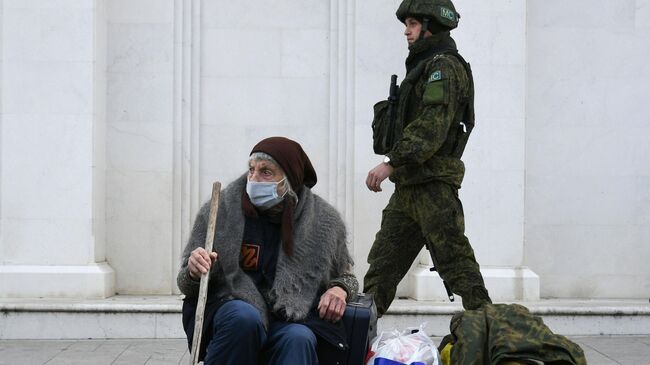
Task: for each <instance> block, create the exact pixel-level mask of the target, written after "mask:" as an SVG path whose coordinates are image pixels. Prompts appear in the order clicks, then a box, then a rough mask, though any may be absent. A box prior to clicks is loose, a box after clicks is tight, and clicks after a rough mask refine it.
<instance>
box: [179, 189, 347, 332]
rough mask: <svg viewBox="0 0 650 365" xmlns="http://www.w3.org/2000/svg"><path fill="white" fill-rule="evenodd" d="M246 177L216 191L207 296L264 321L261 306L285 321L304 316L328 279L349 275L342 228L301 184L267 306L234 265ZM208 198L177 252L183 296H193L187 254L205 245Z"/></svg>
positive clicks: (326, 206) (242, 219) (337, 217)
mask: <svg viewBox="0 0 650 365" xmlns="http://www.w3.org/2000/svg"><path fill="white" fill-rule="evenodd" d="M245 188H246V177H245V176H242V177H240V178H239V179H237V180H236V181H234V182H232V183H230V184H229V185H228V186H227V187H226V188H225V189H224V190H223V191H222V193H221V198H220V202H219V212H218V216H217V225H216V231H215V239H214V251H216V252H217V253H218V255H219V257H218V259H217V263H216V264H215V265H214V266H213V267H212V270H211V272H210V285H209V289H208V293H209V294H208V295H209V297H210V298H211V301H212V300H213V299H216V300H224V299H241V300H244V301H246V302H248V303H250V304H252V305H253V306H255V307H256V308H257V309H258V310H259V311H260V313H261V315H262V318H263V320H264V323H265V324H267V323H268V316H267V310H268V309H271V310H272V311H273V312H276V313H283V314H284V315H285V316H286V317H287V319H288V320H290V321H300V320H303V319H305V317H306V316H307V314H308V313H309V311H310V309H311V308H312V307H313V305H314V303H315V301H316V300H317V298H316V297H317V295H318V294H319V293H320V291H322V290H323V289H326V288H327V287H328V285H329V284H330V281H331V280H332V279H335V278H338V277H341V276H343V275H344V274H345V273H349V272H350V270H351V267H352V258H351V257H350V254H349V252H348V249H347V246H346V230H345V225H344V223H343V220H342V219H341V216H340V215H339V213H338V212H337V211H336V209H334V207H332V206H331V205H330V204H328V203H327V202H326V201H325V200H323V199H322V198H320V197H319V196H317V195H315V194H313V193H312V192H311V190H310V189H308V188H306V187H305V188H303V189H302V191H301V192H300V194H299V197H298V198H299V201H298V205H297V206H296V208H295V211H294V225H293V229H294V242H295V246H294V252H293V256H291V257H288V256H287V255H286V254H285V253H284V250H280V253H279V257H278V262H277V268H276V275H275V281H274V283H273V287H272V288H271V290H270V292H269V297H268V301H269V303H268V305H267V303H266V302H265V300H264V298H263V297H262V295H261V294H260V292H259V291H258V290H257V288H256V287H255V284H254V283H253V281H252V280H251V279H250V277H249V276H248V274H246V273H245V272H244V271H243V270H242V269H241V268H240V266H239V260H240V252H241V244H242V237H243V234H244V222H245V217H244V213H243V210H242V208H241V197H242V194H243V192H244V190H245ZM209 210H210V202H209V201H208V202H207V203H206V204H204V205H203V207H202V208H201V210H200V211H199V213H198V215H197V217H196V221H195V223H194V228H193V230H192V235H191V237H190V239H189V242H188V243H187V246H186V247H185V249H184V251H183V259H182V266H181V271H180V272H179V276H178V285H179V288H180V289H181V291H182V292H183V293H184V294H185V295H187V296H194V297H196V296H197V295H198V287H199V285H198V281H195V280H192V279H191V278H190V277H189V271H188V268H187V260H188V257H189V255H190V253H191V252H192V251H193V250H194V249H195V248H197V247H203V245H204V244H205V235H206V231H207V225H208V216H209V213H210V212H209Z"/></svg>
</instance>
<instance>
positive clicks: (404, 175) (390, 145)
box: [364, 0, 491, 315]
mask: <svg viewBox="0 0 650 365" xmlns="http://www.w3.org/2000/svg"><path fill="white" fill-rule="evenodd" d="M396 15H397V18H398V19H399V20H400V22H402V23H404V25H405V26H406V30H405V31H404V35H406V39H407V41H408V44H409V55H408V57H407V58H406V76H405V78H404V80H403V81H402V83H401V84H400V87H399V96H398V97H397V96H396V95H394V93H393V90H391V97H390V98H389V100H386V101H382V102H379V103H377V104H376V105H375V120H374V121H373V132H374V133H373V137H374V139H375V141H374V142H375V144H374V146H375V152H376V153H378V154H385V157H384V160H383V162H382V163H380V164H379V165H377V166H376V167H375V168H373V169H372V170H370V172H369V173H368V176H367V178H366V186H367V187H368V189H370V190H371V191H374V192H379V191H381V190H382V189H381V183H382V181H384V179H386V178H387V177H388V178H390V180H391V181H392V182H393V183H395V192H394V193H393V195H392V196H391V198H390V201H389V203H388V205H387V206H386V208H385V209H384V211H383V214H382V221H381V228H380V230H379V232H378V233H377V236H376V238H375V242H374V244H373V246H372V248H371V250H370V253H369V255H368V263H369V264H370V268H369V269H368V272H367V273H366V275H365V278H364V292H367V293H373V294H374V296H375V301H376V304H377V312H378V314H379V315H381V314H383V313H385V312H386V310H387V309H388V307H389V306H390V304H391V302H392V301H393V299H394V297H395V291H396V287H397V284H398V283H399V282H400V280H401V279H402V278H403V277H404V275H405V274H406V273H407V271H408V269H409V267H410V266H411V263H412V262H413V260H414V259H415V258H416V257H417V255H418V253H419V252H420V250H421V249H422V247H423V246H425V245H426V246H427V248H428V249H429V250H430V251H431V254H432V256H433V257H435V259H436V260H435V266H436V269H437V271H438V273H439V274H440V276H441V277H442V279H443V280H445V281H446V282H447V283H448V284H449V285H450V287H451V291H453V292H454V293H456V294H458V295H460V296H461V297H462V299H463V307H465V309H477V308H480V307H481V306H482V305H484V304H486V303H491V300H490V297H489V295H488V292H487V290H486V288H485V284H484V282H483V277H482V276H481V272H480V271H479V265H478V263H477V262H476V259H475V258H474V251H473V250H472V247H471V245H470V243H469V240H468V239H467V237H466V236H465V234H464V231H465V227H464V217H463V208H462V205H461V202H460V200H459V199H458V189H459V188H460V184H461V181H462V179H463V175H464V172H465V167H464V164H463V162H462V161H461V160H460V157H461V155H462V153H463V150H464V148H465V144H466V143H467V137H468V136H469V132H470V131H471V128H472V127H473V125H474V85H473V80H472V73H471V69H470V67H469V64H468V63H466V62H465V61H464V59H463V58H462V57H461V56H460V55H459V54H458V51H457V49H456V43H455V42H454V40H453V39H452V38H451V37H450V35H449V31H450V30H452V29H454V28H456V26H457V25H458V19H459V17H460V16H459V14H458V13H457V12H456V9H455V8H454V5H453V4H452V2H451V1H450V0H404V1H402V3H401V4H400V6H399V8H398V9H397V13H396ZM391 89H393V88H391ZM382 128H383V129H382ZM387 136H388V137H387ZM386 141H388V142H387V143H385V144H384V145H381V144H382V143H383V142H386Z"/></svg>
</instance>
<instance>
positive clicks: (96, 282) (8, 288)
mask: <svg viewBox="0 0 650 365" xmlns="http://www.w3.org/2000/svg"><path fill="white" fill-rule="evenodd" d="M113 295H115V271H113V269H112V268H111V267H110V266H109V265H108V264H107V263H105V262H102V263H93V264H88V265H78V266H45V265H43V266H40V265H0V298H79V299H82V298H107V297H110V296H113Z"/></svg>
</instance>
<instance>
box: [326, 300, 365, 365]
mask: <svg viewBox="0 0 650 365" xmlns="http://www.w3.org/2000/svg"><path fill="white" fill-rule="evenodd" d="M341 321H342V322H343V327H344V328H345V335H346V336H345V337H346V342H347V346H343V345H342V344H339V345H340V346H341V347H339V348H337V347H335V346H332V345H330V344H329V343H327V342H326V341H319V344H318V348H317V350H318V360H319V364H320V365H363V364H365V360H366V354H367V353H368V349H369V347H370V341H372V339H373V338H375V336H377V308H376V307H375V302H374V301H373V298H372V294H363V293H359V294H357V297H356V298H355V300H353V301H351V302H349V303H348V305H347V306H346V308H345V313H344V314H343V319H342V320H341Z"/></svg>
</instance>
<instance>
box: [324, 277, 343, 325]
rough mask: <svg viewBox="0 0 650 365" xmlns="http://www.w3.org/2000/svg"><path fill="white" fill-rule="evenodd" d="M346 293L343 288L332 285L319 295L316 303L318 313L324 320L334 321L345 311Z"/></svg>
mask: <svg viewBox="0 0 650 365" xmlns="http://www.w3.org/2000/svg"><path fill="white" fill-rule="evenodd" d="M347 297H348V293H347V292H346V291H345V290H343V288H341V287H338V286H334V287H331V288H329V289H327V291H326V292H325V293H324V294H323V295H322V296H321V297H320V303H318V314H319V315H320V317H321V318H322V319H324V320H326V321H330V322H336V321H338V320H339V319H341V317H343V313H345V305H346V303H345V299H346V298H347Z"/></svg>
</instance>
